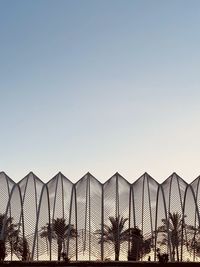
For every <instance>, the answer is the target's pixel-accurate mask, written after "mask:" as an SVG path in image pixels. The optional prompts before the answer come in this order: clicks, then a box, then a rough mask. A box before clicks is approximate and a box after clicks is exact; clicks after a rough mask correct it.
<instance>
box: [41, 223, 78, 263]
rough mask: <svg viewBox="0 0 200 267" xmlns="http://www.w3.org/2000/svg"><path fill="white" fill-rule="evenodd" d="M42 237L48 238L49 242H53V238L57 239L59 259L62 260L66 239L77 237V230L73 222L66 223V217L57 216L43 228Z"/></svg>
mask: <svg viewBox="0 0 200 267" xmlns="http://www.w3.org/2000/svg"><path fill="white" fill-rule="evenodd" d="M40 237H41V238H47V239H48V242H49V243H51V239H55V240H57V245H58V261H60V258H61V252H62V249H63V244H65V240H66V239H67V238H75V237H77V231H76V229H75V228H74V226H73V225H72V224H66V221H65V219H64V218H57V219H53V221H52V223H51V224H46V225H45V226H43V227H42V228H41V233H40Z"/></svg>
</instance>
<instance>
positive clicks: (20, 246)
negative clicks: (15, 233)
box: [14, 236, 31, 261]
mask: <svg viewBox="0 0 200 267" xmlns="http://www.w3.org/2000/svg"><path fill="white" fill-rule="evenodd" d="M14 250H15V254H16V256H17V257H18V259H20V260H22V261H27V260H29V259H30V256H31V253H30V248H29V244H28V241H27V239H26V237H21V236H20V237H18V238H17V241H16V243H15V244H14Z"/></svg>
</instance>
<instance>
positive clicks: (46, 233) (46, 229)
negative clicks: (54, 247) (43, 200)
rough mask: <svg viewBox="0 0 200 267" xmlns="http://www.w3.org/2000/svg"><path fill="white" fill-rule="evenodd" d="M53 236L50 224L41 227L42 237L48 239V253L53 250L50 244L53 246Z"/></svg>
mask: <svg viewBox="0 0 200 267" xmlns="http://www.w3.org/2000/svg"><path fill="white" fill-rule="evenodd" d="M52 235H53V232H52V225H51V224H50V223H47V224H46V225H45V226H42V227H41V230H40V237H41V238H45V239H46V243H47V251H49V250H50V249H51V248H50V244H51V240H52ZM48 244H49V245H48Z"/></svg>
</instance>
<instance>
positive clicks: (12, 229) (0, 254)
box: [0, 214, 20, 261]
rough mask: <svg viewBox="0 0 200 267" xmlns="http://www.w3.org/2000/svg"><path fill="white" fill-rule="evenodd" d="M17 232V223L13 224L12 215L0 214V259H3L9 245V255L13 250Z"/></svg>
mask: <svg viewBox="0 0 200 267" xmlns="http://www.w3.org/2000/svg"><path fill="white" fill-rule="evenodd" d="M19 232H20V230H19V224H18V223H17V224H14V223H13V218H12V217H7V215H6V214H0V236H1V242H0V247H1V250H0V260H1V261H3V260H4V259H5V257H6V255H7V251H8V247H9V246H10V249H11V255H12V253H13V252H15V244H16V242H17V240H18V236H19Z"/></svg>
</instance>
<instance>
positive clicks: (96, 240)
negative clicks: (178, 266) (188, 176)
mask: <svg viewBox="0 0 200 267" xmlns="http://www.w3.org/2000/svg"><path fill="white" fill-rule="evenodd" d="M199 183H200V177H198V178H197V179H195V180H194V181H193V182H192V183H191V184H188V183H186V182H185V181H184V180H183V179H182V178H181V177H179V176H178V175H177V174H176V173H173V174H172V175H171V176H170V177H169V178H167V179H166V180H165V181H164V182H163V183H162V184H159V183H158V182H156V181H155V180H154V179H153V178H152V177H151V176H149V175H148V174H147V173H145V174H143V175H142V176H141V177H140V178H139V179H137V180H136V181H135V182H134V183H129V182H128V181H127V180H126V179H124V178H123V177H122V176H121V175H120V174H119V173H116V174H114V175H113V176H112V177H111V178H110V179H109V180H107V181H106V182H105V183H103V184H102V183H100V182H99V181H98V180H97V179H96V178H95V177H93V176H92V175H91V174H90V173H87V174H86V175H85V176H83V177H82V178H81V179H80V180H79V181H78V182H76V183H72V182H71V181H70V180H68V179H67V178H66V177H65V176H64V175H63V174H62V173H58V174H57V175H56V176H55V177H53V178H52V179H51V180H50V181H49V182H47V183H43V182H42V181H41V180H40V179H39V178H38V177H36V176H35V175H34V174H33V173H32V172H31V173H29V174H28V175H27V176H26V177H25V178H23V179H22V180H21V181H19V182H18V183H15V182H13V181H12V180H11V179H10V178H9V177H8V176H7V175H6V174H5V173H4V172H1V173H0V185H1V186H0V216H1V217H2V216H4V220H2V221H0V241H1V240H4V239H5V235H6V227H7V225H6V219H5V218H7V219H8V218H12V223H13V224H15V226H17V227H18V233H19V234H20V235H21V236H22V237H23V240H26V242H27V244H28V245H27V246H28V251H29V257H30V259H32V260H44V259H45V260H55V259H57V257H58V253H59V249H60V252H62V253H65V255H66V256H67V257H68V258H70V259H73V260H105V259H108V258H109V259H111V260H114V259H115V248H114V243H113V242H112V241H110V242H105V240H104V238H103V231H104V226H105V225H106V227H107V226H110V225H111V219H110V218H111V217H113V218H115V219H116V218H123V219H127V220H126V221H125V224H124V228H123V230H127V229H132V228H134V227H137V228H139V229H140V230H141V233H142V236H143V239H144V240H151V247H150V250H149V251H148V252H147V253H143V255H142V256H141V257H140V260H147V258H148V257H149V256H151V259H152V260H157V259H156V253H157V252H156V251H157V249H158V248H159V249H160V251H161V252H162V253H164V252H166V253H168V254H169V258H170V260H171V261H174V260H175V261H176V260H179V261H188V260H190V261H197V260H198V261H199V257H200V227H199V225H200V215H199V209H200V191H199ZM1 217H0V218H1ZM58 222H59V223H60V224H58V225H60V226H59V227H61V228H62V227H65V230H64V232H62V231H61V230H60V232H61V233H63V234H62V236H59V234H58V232H59V231H58V232H56V226H55V223H58ZM61 228H60V229H61ZM53 229H54V230H53ZM99 233H100V234H99ZM115 234H117V235H118V240H119V238H120V229H119V231H118V232H117V233H115ZM59 242H60V248H59ZM119 242H120V241H119ZM8 243H9V242H8ZM9 244H11V243H9ZM9 244H8V248H7V254H6V259H7V260H10V259H11V260H12V259H16V255H15V253H14V252H13V251H14V250H13V248H12V246H11V245H10V248H9ZM130 246H131V244H130V240H128V239H127V240H125V241H123V242H121V243H120V253H119V260H127V255H128V251H129V250H130Z"/></svg>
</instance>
